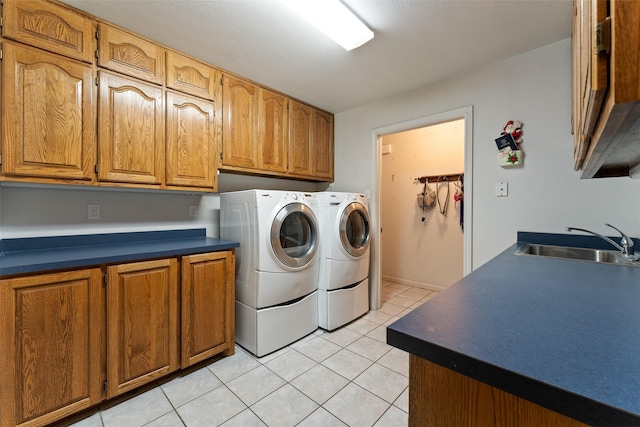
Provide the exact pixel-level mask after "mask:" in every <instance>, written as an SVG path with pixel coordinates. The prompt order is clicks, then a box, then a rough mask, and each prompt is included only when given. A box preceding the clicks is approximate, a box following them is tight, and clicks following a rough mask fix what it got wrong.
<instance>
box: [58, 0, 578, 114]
mask: <svg viewBox="0 0 640 427" xmlns="http://www.w3.org/2000/svg"><path fill="white" fill-rule="evenodd" d="M64 2H65V3H68V4H70V5H72V6H75V7H77V8H79V9H82V10H84V11H87V12H89V13H91V14H93V15H95V16H98V17H100V18H103V19H106V20H108V21H111V22H113V23H115V24H118V25H121V26H123V27H125V28H128V29H130V30H132V31H134V32H136V33H138V34H141V35H143V36H146V37H148V38H150V39H153V40H156V41H158V42H160V43H162V44H165V45H167V46H170V47H172V48H175V49H177V50H180V51H182V52H185V53H187V54H190V55H192V56H195V57H197V58H200V59H202V60H204V61H206V62H208V63H210V64H213V65H216V66H218V67H220V68H223V69H225V70H228V71H231V72H234V73H236V74H239V75H241V76H244V77H246V78H249V79H251V80H254V81H256V82H259V83H261V84H264V85H266V86H268V87H271V88H273V89H276V90H278V91H281V92H284V93H286V94H288V95H290V96H292V97H295V98H298V99H300V100H302V101H305V102H308V103H310V104H313V105H315V106H317V107H320V108H323V109H325V110H328V111H330V112H333V113H338V112H341V111H344V110H347V109H350V108H352V107H356V106H359V105H363V104H366V103H368V102H371V101H374V100H377V99H380V98H383V97H386V96H389V95H394V94H397V93H401V92H404V91H407V90H411V89H415V88H417V87H420V86H424V85H426V84H430V83H434V82H437V81H439V80H442V79H445V78H447V77H450V76H452V75H455V74H457V73H461V72H463V71H464V70H467V69H469V68H472V67H475V66H478V65H482V64H486V63H490V62H494V61H497V60H500V59H503V58H507V57H509V56H513V55H516V54H518V53H522V52H526V51H528V50H531V49H535V48H538V47H541V46H544V45H547V44H550V43H554V42H556V41H559V40H563V39H566V38H569V37H570V36H571V19H572V15H573V7H572V2H571V0H343V2H344V3H345V4H346V5H347V6H348V7H349V8H350V9H351V10H352V11H353V12H354V13H355V14H356V15H358V16H359V17H360V18H361V19H362V20H363V21H364V22H365V23H366V24H367V26H368V27H369V28H371V29H372V30H373V31H374V32H375V37H374V39H373V40H372V41H370V42H368V43H367V44H365V45H363V46H362V47H359V48H357V49H355V50H352V51H351V52H346V51H345V50H344V49H342V48H341V47H340V46H338V45H337V44H335V43H334V42H333V41H331V40H329V39H327V38H326V37H325V36H324V35H322V34H321V33H319V31H318V30H316V29H315V28H314V27H310V26H308V25H307V24H306V23H304V22H301V19H300V18H298V16H297V15H295V13H294V12H292V11H290V10H289V9H288V8H287V7H286V6H284V5H282V4H281V3H280V2H279V1H278V0H64Z"/></svg>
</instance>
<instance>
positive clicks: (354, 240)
mask: <svg viewBox="0 0 640 427" xmlns="http://www.w3.org/2000/svg"><path fill="white" fill-rule="evenodd" d="M339 232H340V241H341V242H342V246H343V248H344V250H345V251H347V253H348V254H349V255H351V256H353V257H361V256H362V255H363V254H364V253H365V252H366V251H367V249H368V248H369V214H368V213H367V209H366V208H365V207H364V205H362V204H361V203H358V202H353V203H349V204H348V205H347V207H346V208H345V209H344V211H342V216H341V217H340V228H339Z"/></svg>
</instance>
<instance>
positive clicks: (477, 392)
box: [409, 354, 586, 427]
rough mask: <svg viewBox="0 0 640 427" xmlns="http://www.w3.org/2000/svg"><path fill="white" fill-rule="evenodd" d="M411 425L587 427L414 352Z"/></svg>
mask: <svg viewBox="0 0 640 427" xmlns="http://www.w3.org/2000/svg"><path fill="white" fill-rule="evenodd" d="M409 426H410V427H423V426H429V427H440V426H442V427H450V426H520V427H586V424H583V423H581V422H579V421H577V420H574V419H573V418H569V417H567V416H565V415H562V414H560V413H558V412H554V411H552V410H550V409H547V408H544V407H542V406H540V405H537V404H535V403H533V402H530V401H528V400H525V399H523V398H521V397H518V396H515V395H513V394H511V393H507V392H506V391H503V390H500V389H498V388H495V387H492V386H490V385H488V384H485V383H482V382H480V381H477V380H475V379H473V378H470V377H468V376H466V375H463V374H460V373H458V372H455V371H452V370H450V369H448V368H445V367H442V366H440V365H437V364H435V363H433V362H430V361H428V360H425V359H423V358H421V357H418V356H415V355H413V354H410V355H409Z"/></svg>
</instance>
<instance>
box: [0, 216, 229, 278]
mask: <svg viewBox="0 0 640 427" xmlns="http://www.w3.org/2000/svg"><path fill="white" fill-rule="evenodd" d="M239 246H240V244H239V243H237V242H232V241H229V240H222V239H214V238H210V237H206V230H205V229H204V228H202V229H191V230H168V231H147V232H132V233H110V234H88V235H76V236H54V237H33V238H18V239H4V240H0V277H3V276H10V275H15V274H28V273H36V272H42V271H47V270H60V269H69V268H77V267H87V266H95V265H101V264H113V263H120V262H128V261H137V260H143V259H152V258H162V257H171V256H180V255H191V254H196V253H203V252H214V251H223V250H227V249H232V248H237V247H239Z"/></svg>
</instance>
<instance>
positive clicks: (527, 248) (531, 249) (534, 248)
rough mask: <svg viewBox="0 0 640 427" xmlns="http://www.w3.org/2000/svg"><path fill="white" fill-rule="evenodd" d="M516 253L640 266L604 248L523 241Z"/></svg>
mask: <svg viewBox="0 0 640 427" xmlns="http://www.w3.org/2000/svg"><path fill="white" fill-rule="evenodd" d="M515 254H516V255H534V256H543V257H550V258H563V259H574V260H581V261H591V262H602V263H606V264H623V265H633V266H640V264H639V263H638V262H633V261H630V260H627V259H625V258H624V257H623V256H622V254H621V253H619V252H617V251H609V250H604V249H588V248H574V247H569V246H553V245H541V244H534V243H523V244H521V245H519V246H518V248H517V249H516V252H515Z"/></svg>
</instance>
